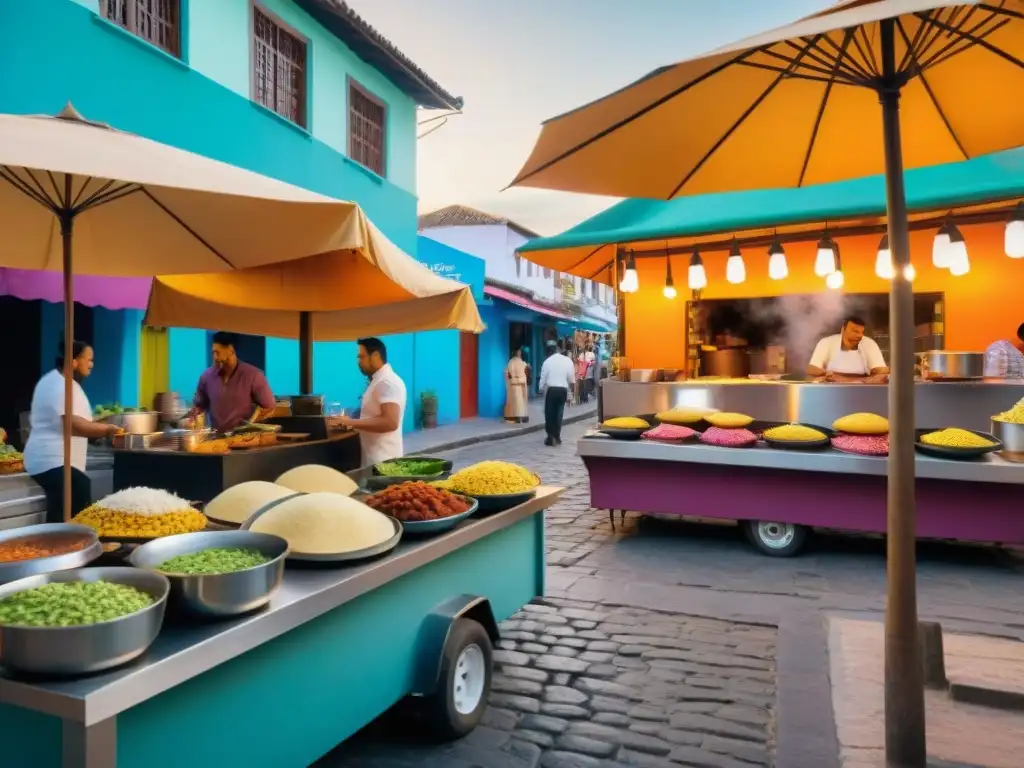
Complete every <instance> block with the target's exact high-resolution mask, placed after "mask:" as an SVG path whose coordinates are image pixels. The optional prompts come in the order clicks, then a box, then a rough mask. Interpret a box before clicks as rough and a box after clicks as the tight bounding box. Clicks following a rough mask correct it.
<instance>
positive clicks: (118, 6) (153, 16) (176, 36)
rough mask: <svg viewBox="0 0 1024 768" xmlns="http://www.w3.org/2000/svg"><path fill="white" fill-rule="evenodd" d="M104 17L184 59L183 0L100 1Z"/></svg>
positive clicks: (172, 54)
mask: <svg viewBox="0 0 1024 768" xmlns="http://www.w3.org/2000/svg"><path fill="white" fill-rule="evenodd" d="M100 10H101V11H102V13H103V16H104V18H106V19H107V20H109V21H112V22H114V23H115V24H117V25H118V26H119V27H124V28H125V29H127V30H128V31H129V32H131V33H132V34H133V35H136V36H138V37H141V38H142V39H143V40H145V41H146V42H147V43H152V44H153V45H155V46H156V47H157V48H159V49H160V50H162V51H166V52H167V53H169V54H171V56H174V57H175V58H179V59H180V58H181V0H100Z"/></svg>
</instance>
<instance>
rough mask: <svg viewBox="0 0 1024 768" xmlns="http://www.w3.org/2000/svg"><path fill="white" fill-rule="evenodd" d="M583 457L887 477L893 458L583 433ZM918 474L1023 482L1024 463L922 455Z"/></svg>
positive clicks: (994, 458) (990, 457)
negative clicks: (683, 442)
mask: <svg viewBox="0 0 1024 768" xmlns="http://www.w3.org/2000/svg"><path fill="white" fill-rule="evenodd" d="M578 451H579V455H580V456H581V457H583V458H584V460H585V459H586V458H588V457H599V458H609V459H636V460H641V461H676V462H686V463H688V464H719V465H727V466H730V467H752V468H758V469H784V470H796V471H800V472H837V473H843V474H847V475H873V476H882V477H884V476H885V475H886V474H887V472H888V465H889V462H888V461H887V460H886V458H885V457H881V456H855V455H853V454H849V453H842V452H841V451H836V450H833V449H831V448H826V449H824V450H813V451H784V450H779V449H777V448H769V447H767V446H762V445H761V444H758V445H757V446H756V447H754V448H721V447H718V446H714V445H699V444H698V445H671V444H666V443H657V442H654V441H651V440H636V441H632V440H630V441H626V440H611V439H609V438H600V437H585V438H582V439H581V440H580V441H579V443H578ZM915 470H916V471H915V476H916V477H918V478H924V479H932V480H954V481H960V482H965V483H1008V484H1013V485H1024V464H1015V463H1013V462H1009V461H1006V460H1005V459H1002V458H1000V457H999V456H995V455H991V454H990V455H988V456H985V457H983V458H980V459H974V460H971V461H958V460H951V459H938V458H933V457H931V456H923V455H921V454H918V455H917V456H916V459H915Z"/></svg>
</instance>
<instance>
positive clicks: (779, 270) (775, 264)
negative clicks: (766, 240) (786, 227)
mask: <svg viewBox="0 0 1024 768" xmlns="http://www.w3.org/2000/svg"><path fill="white" fill-rule="evenodd" d="M788 276H789V265H788V264H787V263H786V252H785V251H784V250H783V248H782V243H780V242H779V236H778V234H776V235H775V236H774V237H772V244H771V246H770V247H769V248H768V277H770V278H771V279H772V280H785V279H786V278H787V277H788Z"/></svg>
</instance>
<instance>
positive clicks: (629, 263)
mask: <svg viewBox="0 0 1024 768" xmlns="http://www.w3.org/2000/svg"><path fill="white" fill-rule="evenodd" d="M619 290H620V291H622V292H623V293H636V292H637V291H639V290H640V275H638V274H637V272H636V259H635V258H634V256H633V252H632V251H630V252H629V255H628V256H627V257H626V271H625V272H623V273H622V281H621V282H620V283H619Z"/></svg>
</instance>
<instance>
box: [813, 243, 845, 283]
mask: <svg viewBox="0 0 1024 768" xmlns="http://www.w3.org/2000/svg"><path fill="white" fill-rule="evenodd" d="M818 245H819V246H820V245H821V243H819V244H818ZM832 248H833V250H832V255H833V257H834V259H835V260H834V261H833V270H832V271H831V272H829V273H828V274H827V275H826V276H825V285H827V286H828V287H829V288H831V289H832V290H833V291H838V290H839V289H840V288H842V287H843V283H845V282H846V278H845V277H843V265H842V262H841V261H840V260H839V246H838V245H837V244H836V243H835V242H833V243H832Z"/></svg>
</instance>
